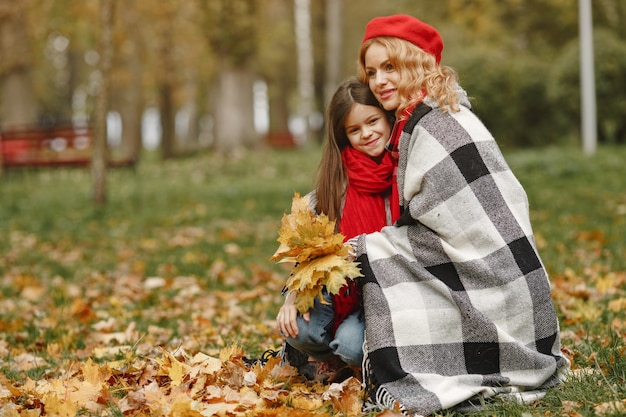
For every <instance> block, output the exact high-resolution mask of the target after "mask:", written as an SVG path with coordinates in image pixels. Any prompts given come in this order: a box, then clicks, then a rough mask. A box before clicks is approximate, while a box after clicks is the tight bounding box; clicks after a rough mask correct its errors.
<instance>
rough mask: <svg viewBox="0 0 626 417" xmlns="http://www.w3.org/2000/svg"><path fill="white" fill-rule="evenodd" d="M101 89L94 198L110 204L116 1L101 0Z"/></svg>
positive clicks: (99, 201)
mask: <svg viewBox="0 0 626 417" xmlns="http://www.w3.org/2000/svg"><path fill="white" fill-rule="evenodd" d="M101 1H102V2H101V6H100V19H101V31H102V32H101V34H100V50H101V53H100V57H101V58H100V91H99V92H98V97H97V99H96V109H95V126H94V130H95V132H94V144H93V155H92V160H91V173H92V178H93V199H94V203H95V204H96V205H97V206H102V205H104V204H105V203H106V170H107V125H106V119H107V113H108V111H109V72H110V69H111V61H112V55H113V12H114V2H115V0H101Z"/></svg>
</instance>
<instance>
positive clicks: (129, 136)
mask: <svg viewBox="0 0 626 417" xmlns="http://www.w3.org/2000/svg"><path fill="white" fill-rule="evenodd" d="M137 15H138V13H137V11H136V10H135V6H134V5H132V6H128V7H127V9H126V10H125V11H124V13H123V14H122V16H123V20H122V22H123V24H124V32H125V33H127V34H128V48H127V49H126V53H125V54H124V58H123V59H124V65H125V66H126V67H127V70H128V72H129V74H130V82H129V83H128V84H126V85H124V86H123V87H122V88H120V96H119V106H120V115H121V118H122V154H123V157H124V158H127V159H129V160H131V161H138V160H139V156H140V153H141V139H142V138H141V115H142V104H143V100H142V98H143V97H142V92H141V91H142V90H141V82H142V79H141V78H142V77H141V76H142V74H141V70H142V66H141V57H140V47H139V33H138V31H137V30H134V28H135V27H136V26H137V25H138V24H139V19H138V16H137Z"/></svg>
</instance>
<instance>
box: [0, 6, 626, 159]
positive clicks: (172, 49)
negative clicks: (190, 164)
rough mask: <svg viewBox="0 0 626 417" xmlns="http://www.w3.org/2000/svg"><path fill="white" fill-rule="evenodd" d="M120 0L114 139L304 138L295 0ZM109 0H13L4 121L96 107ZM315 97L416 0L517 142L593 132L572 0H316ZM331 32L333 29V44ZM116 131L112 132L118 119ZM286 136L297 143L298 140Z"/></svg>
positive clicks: (616, 31)
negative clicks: (383, 21) (372, 32)
mask: <svg viewBox="0 0 626 417" xmlns="http://www.w3.org/2000/svg"><path fill="white" fill-rule="evenodd" d="M115 1H116V7H115V16H114V17H113V29H114V32H113V61H112V65H111V70H110V82H109V97H110V100H109V101H110V109H109V110H110V112H109V118H108V119H109V120H110V123H117V125H118V126H121V134H120V136H119V138H114V139H111V143H112V145H115V147H116V151H117V152H121V153H123V154H125V155H129V156H132V157H134V158H135V159H136V158H137V157H138V156H139V153H140V151H141V149H142V143H143V144H144V145H145V146H147V147H155V146H160V147H161V151H162V155H163V156H164V157H166V158H167V157H171V156H175V155H177V154H179V153H181V152H188V151H192V150H196V149H199V148H211V149H214V150H215V151H216V152H222V153H227V152H231V151H232V152H234V151H236V149H237V148H240V147H253V146H258V145H259V144H262V143H264V142H270V143H272V140H271V139H272V138H283V139H284V138H287V139H289V137H290V135H291V133H292V132H293V126H296V125H297V124H294V123H293V122H294V117H295V116H296V110H297V104H298V102H297V100H298V85H297V82H298V77H297V49H296V42H295V39H296V37H295V33H296V28H295V22H294V0H267V1H261V0H195V1H189V0H163V1H160V2H158V5H157V4H156V3H155V2H153V1H149V0H126V1H123V2H122V1H119V0H115ZM99 13H100V8H99V1H98V0H20V1H14V0H0V35H1V37H0V126H2V128H3V129H4V128H7V127H9V126H12V125H23V124H32V123H37V124H40V125H41V124H57V123H62V122H68V121H72V122H74V123H92V122H93V117H94V105H95V96H96V93H97V91H98V84H97V83H98V77H97V71H98V65H99V61H100V59H101V57H100V56H99V52H98V32H97V28H98V22H99ZM309 13H310V16H309V17H310V23H311V28H310V30H311V40H312V47H313V51H312V53H313V59H314V66H313V69H314V77H313V80H314V95H315V99H314V103H313V108H312V109H311V112H312V114H311V115H308V116H307V117H309V120H316V121H317V125H316V126H317V130H315V131H314V132H316V133H317V137H318V138H321V133H320V132H322V130H321V123H320V120H321V117H320V116H321V115H322V114H323V111H324V107H325V100H326V97H327V95H328V91H329V90H332V88H333V87H332V85H331V84H336V83H337V82H338V80H340V79H343V78H346V77H348V76H351V75H353V74H354V73H355V70H356V54H357V50H358V47H359V45H360V42H361V38H362V35H363V30H364V27H365V24H366V23H367V21H368V20H369V19H371V18H372V17H375V16H378V15H386V14H393V13H408V14H412V15H414V16H417V17H419V18H421V19H422V20H424V21H426V22H429V23H431V24H432V25H434V26H435V27H437V28H438V29H439V30H440V32H441V33H442V36H443V38H444V42H445V45H446V46H445V50H444V54H443V63H444V64H446V65H450V66H452V67H454V68H455V69H457V70H458V72H459V74H460V78H461V83H462V85H463V87H464V88H465V89H466V90H467V91H468V94H469V95H470V97H471V98H472V104H473V107H474V110H475V111H476V113H477V114H478V115H479V116H480V117H481V118H482V119H483V120H484V121H485V123H486V124H487V126H488V127H489V128H490V129H491V130H492V132H493V133H494V136H496V138H497V140H498V141H499V142H500V143H501V144H503V145H504V146H508V147H521V146H535V145H544V144H555V143H565V142H571V143H575V142H576V141H577V140H578V137H579V129H580V128H579V126H580V116H579V110H580V93H579V89H580V87H579V85H580V82H579V78H578V77H579V74H578V71H579V70H578V67H579V65H578V59H579V50H578V5H577V2H574V1H571V0H472V1H469V0H442V1H439V2H428V4H425V2H419V3H416V2H414V1H410V0H394V1H388V2H370V3H368V2H358V1H356V0H326V1H311V2H310V10H309ZM593 18H594V28H595V43H594V45H595V51H596V60H595V65H596V86H597V97H598V124H599V126H598V129H599V138H600V140H601V141H605V142H615V143H618V142H619V143H623V142H624V141H626V139H625V136H626V122H625V121H624V118H623V116H622V115H623V114H624V111H625V110H626V98H625V97H624V95H623V92H624V91H626V89H625V87H624V83H625V81H624V79H626V53H625V51H626V29H625V27H624V25H623V24H622V23H621V22H623V21H624V20H626V2H624V1H623V0H596V1H594V2H593ZM329 43H331V45H329ZM110 136H111V134H110ZM288 142H289V140H287V142H280V143H282V144H285V143H287V144H289V143H288Z"/></svg>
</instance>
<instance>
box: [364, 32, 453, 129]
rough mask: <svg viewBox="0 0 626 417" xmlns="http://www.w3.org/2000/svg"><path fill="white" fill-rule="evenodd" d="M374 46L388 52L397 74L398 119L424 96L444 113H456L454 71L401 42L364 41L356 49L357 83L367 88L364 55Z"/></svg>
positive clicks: (391, 40)
mask: <svg viewBox="0 0 626 417" xmlns="http://www.w3.org/2000/svg"><path fill="white" fill-rule="evenodd" d="M375 43H377V44H379V45H382V46H383V47H384V48H385V49H386V50H387V54H388V56H389V63H390V64H391V65H392V66H393V68H394V69H395V70H396V71H398V72H399V74H400V81H399V83H398V85H397V86H396V88H397V92H398V98H399V100H400V105H399V106H398V108H397V109H396V116H397V117H398V118H400V117H402V115H403V112H404V110H405V109H407V108H409V107H411V106H412V105H413V104H415V103H417V102H419V101H420V100H422V99H423V98H424V96H425V95H427V96H429V97H430V98H432V99H434V100H436V101H437V102H438V103H439V107H440V108H441V110H442V111H444V112H447V111H452V112H457V111H459V104H460V99H459V96H458V91H457V88H458V81H457V74H456V71H455V70H454V69H452V68H451V67H448V66H444V65H439V64H437V62H436V59H435V56H434V55H432V54H429V53H428V52H425V51H424V50H423V49H421V48H419V47H418V46H416V45H414V44H413V43H411V42H408V41H405V40H404V39H400V38H395V37H387V36H381V37H377V38H373V39H369V40H367V41H365V42H363V44H362V45H361V49H360V50H359V62H358V64H359V69H358V78H359V81H361V82H362V83H364V84H367V85H369V77H368V74H367V71H366V69H365V53H366V52H367V50H368V49H369V47H370V46H371V45H373V44H375Z"/></svg>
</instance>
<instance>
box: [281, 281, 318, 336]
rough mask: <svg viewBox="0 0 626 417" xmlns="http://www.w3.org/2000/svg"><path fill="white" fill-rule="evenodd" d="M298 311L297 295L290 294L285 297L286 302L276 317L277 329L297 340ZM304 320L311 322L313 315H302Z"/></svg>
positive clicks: (307, 313) (293, 292)
mask: <svg viewBox="0 0 626 417" xmlns="http://www.w3.org/2000/svg"><path fill="white" fill-rule="evenodd" d="M297 318H298V309H297V308H296V293H295V291H292V292H290V293H289V294H287V297H285V302H284V303H283V305H282V307H281V308H280V310H279V311H278V316H277V317H276V328H277V329H278V331H279V332H280V333H281V334H282V335H283V336H286V337H291V338H295V337H296V336H298V321H297ZM302 318H304V320H306V321H307V322H308V321H309V320H311V315H310V313H309V312H308V311H307V312H306V313H304V314H303V315H302Z"/></svg>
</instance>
